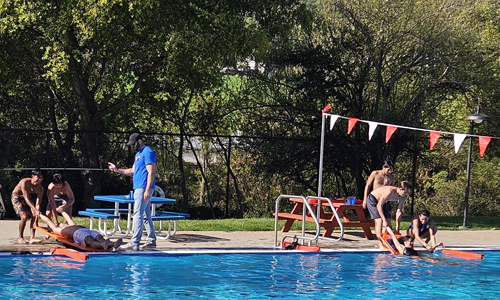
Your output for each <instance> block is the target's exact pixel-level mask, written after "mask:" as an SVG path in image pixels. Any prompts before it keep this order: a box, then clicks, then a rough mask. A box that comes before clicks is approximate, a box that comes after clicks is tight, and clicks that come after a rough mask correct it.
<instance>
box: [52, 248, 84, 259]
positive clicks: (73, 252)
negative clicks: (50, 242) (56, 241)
mask: <svg viewBox="0 0 500 300" xmlns="http://www.w3.org/2000/svg"><path fill="white" fill-rule="evenodd" d="M50 253H51V254H54V255H65V256H68V257H71V258H74V259H78V260H87V259H89V255H88V254H87V253H82V252H80V251H76V250H73V249H65V248H50Z"/></svg>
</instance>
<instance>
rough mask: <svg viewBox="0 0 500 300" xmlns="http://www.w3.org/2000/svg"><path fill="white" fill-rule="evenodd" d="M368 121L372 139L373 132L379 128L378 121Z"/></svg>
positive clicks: (369, 137)
mask: <svg viewBox="0 0 500 300" xmlns="http://www.w3.org/2000/svg"><path fill="white" fill-rule="evenodd" d="M366 123H368V126H369V127H368V140H371V139H372V136H373V133H374V132H375V129H377V126H378V123H377V122H370V121H366Z"/></svg>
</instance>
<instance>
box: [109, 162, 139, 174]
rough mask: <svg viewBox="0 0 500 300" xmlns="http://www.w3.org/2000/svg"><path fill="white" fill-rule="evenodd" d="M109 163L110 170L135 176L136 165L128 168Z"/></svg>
mask: <svg viewBox="0 0 500 300" xmlns="http://www.w3.org/2000/svg"><path fill="white" fill-rule="evenodd" d="M108 165H109V170H110V171H111V172H115V173H118V174H121V175H125V176H134V167H135V166H132V168H128V169H119V168H117V167H116V165H115V164H114V163H110V162H108Z"/></svg>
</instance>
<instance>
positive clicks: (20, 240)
mask: <svg viewBox="0 0 500 300" xmlns="http://www.w3.org/2000/svg"><path fill="white" fill-rule="evenodd" d="M17 242H18V243H19V244H26V241H25V240H24V239H23V238H22V237H20V238H17Z"/></svg>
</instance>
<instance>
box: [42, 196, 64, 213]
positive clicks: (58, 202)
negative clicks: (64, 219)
mask: <svg viewBox="0 0 500 300" xmlns="http://www.w3.org/2000/svg"><path fill="white" fill-rule="evenodd" d="M67 201H69V198H68V196H66V195H62V196H61V197H54V202H55V203H56V207H55V208H58V207H59V206H61V205H63V204H66V202H67ZM51 209H52V206H51V205H50V201H49V202H48V203H47V208H46V210H51Z"/></svg>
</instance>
